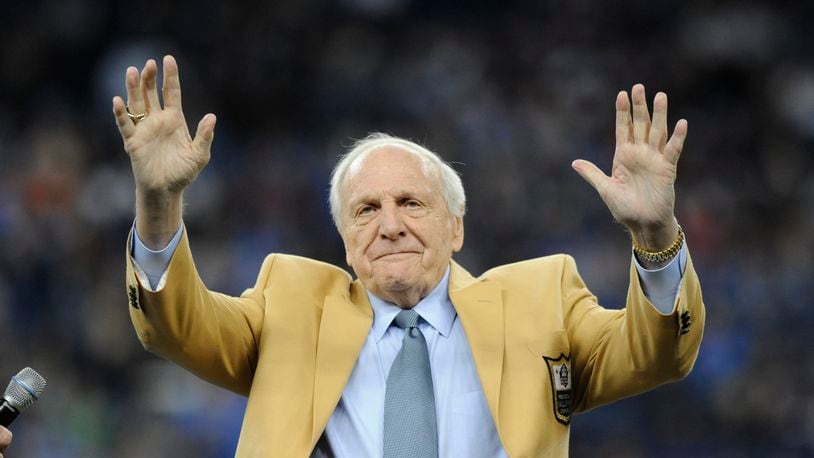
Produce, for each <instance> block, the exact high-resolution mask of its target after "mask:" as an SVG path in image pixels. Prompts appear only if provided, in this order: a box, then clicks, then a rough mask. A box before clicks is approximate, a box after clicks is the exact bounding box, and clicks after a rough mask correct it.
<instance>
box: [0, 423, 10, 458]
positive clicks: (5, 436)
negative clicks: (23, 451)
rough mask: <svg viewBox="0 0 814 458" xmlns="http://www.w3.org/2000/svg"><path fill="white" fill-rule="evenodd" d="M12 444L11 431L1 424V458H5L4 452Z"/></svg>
mask: <svg viewBox="0 0 814 458" xmlns="http://www.w3.org/2000/svg"><path fill="white" fill-rule="evenodd" d="M10 444H11V431H9V430H7V429H6V428H4V427H2V426H0V458H3V452H5V451H6V447H8V446H9V445H10Z"/></svg>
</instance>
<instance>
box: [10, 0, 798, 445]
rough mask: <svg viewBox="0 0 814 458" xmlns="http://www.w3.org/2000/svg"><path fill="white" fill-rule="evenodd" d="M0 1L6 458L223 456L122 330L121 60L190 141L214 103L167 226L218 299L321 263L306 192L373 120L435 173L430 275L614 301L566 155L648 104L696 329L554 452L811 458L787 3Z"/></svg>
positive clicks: (616, 229)
mask: <svg viewBox="0 0 814 458" xmlns="http://www.w3.org/2000/svg"><path fill="white" fill-rule="evenodd" d="M4 3H5V2H4ZM527 3H528V4H527ZM530 3H534V4H535V5H530ZM3 9H4V13H5V14H3V15H0V26H2V30H4V33H3V35H4V39H3V40H0V57H1V58H0V329H2V331H0V378H2V377H10V376H11V375H13V374H15V373H16V372H17V371H18V370H19V369H21V368H22V367H24V366H26V365H31V366H33V367H34V368H35V369H37V370H39V371H40V372H41V373H42V374H43V375H44V376H45V377H46V378H47V379H48V381H49V387H48V389H47V390H46V392H45V394H44V396H43V399H42V400H41V402H39V403H38V404H37V405H35V406H34V407H33V408H31V409H30V411H28V412H25V413H24V414H23V416H21V418H20V419H19V420H18V421H17V422H16V423H15V425H14V432H15V440H14V443H13V445H12V447H11V449H10V450H9V455H10V456H14V457H96V456H98V457H108V456H110V457H112V456H116V457H140V456H179V457H181V456H184V457H186V456H190V457H191V456H196V457H221V456H230V455H232V454H233V453H234V447H235V444H236V441H237V435H238V431H239V427H240V421H241V418H242V414H243V407H244V403H243V400H242V399H241V398H239V397H237V396H234V395H231V394H229V393H226V392H225V391H222V390H220V389H218V388H215V387H212V386H209V385H207V384H206V383H204V382H201V381H199V380H197V379H196V378H194V377H193V376H191V375H188V374H187V373H185V372H184V371H182V370H181V369H178V368H176V367H175V366H173V365H170V364H168V363H166V362H164V361H162V360H160V359H158V358H156V357H154V356H152V355H150V354H148V353H146V352H145V351H144V350H142V348H141V347H140V345H139V343H138V341H137V339H136V337H135V334H134V332H133V331H132V328H131V327H130V323H129V317H128V309H127V307H128V306H127V296H126V294H125V290H124V256H125V252H124V251H125V249H124V247H125V238H126V235H127V233H128V230H129V229H130V227H131V225H132V222H133V180H132V176H131V174H130V169H129V160H128V158H127V156H126V155H125V154H124V153H123V148H122V146H121V142H120V139H119V138H118V133H117V131H116V127H115V124H114V122H113V118H112V115H111V113H110V100H111V98H112V96H113V95H116V94H121V95H123V94H124V71H125V69H126V67H127V66H129V65H137V66H139V67H140V66H141V65H143V63H144V61H145V60H146V59H147V58H150V57H152V58H156V59H160V57H161V56H162V55H163V54H167V53H171V54H173V55H175V56H176V58H177V59H178V61H179V64H180V67H181V78H182V87H183V90H184V97H185V99H184V101H185V112H186V115H187V119H188V121H189V123H190V124H191V126H192V127H193V128H194V126H195V125H196V124H197V120H198V119H200V117H201V116H202V115H203V114H204V113H206V112H210V111H211V112H215V113H216V114H217V115H218V119H219V121H218V126H217V129H216V134H215V144H214V147H213V155H212V162H211V163H210V165H209V166H208V168H207V169H206V170H205V171H204V173H203V174H202V175H201V176H200V177H199V179H198V180H197V182H196V183H195V184H194V185H193V186H192V187H191V188H190V189H189V191H188V193H187V196H186V202H187V208H186V216H185V221H186V223H187V226H188V229H189V234H190V238H191V243H192V245H193V251H194V252H195V254H196V261H197V264H198V266H199V269H200V271H201V273H202V276H203V278H204V279H205V281H206V282H207V284H208V285H209V287H210V288H211V289H216V290H220V291H224V292H228V293H233V294H238V293H240V292H241V291H242V290H243V289H244V288H246V287H248V286H250V285H251V284H252V283H253V281H254V276H255V274H256V272H257V270H258V269H259V267H260V262H261V260H262V259H263V257H264V256H265V254H266V253H268V252H271V251H281V252H287V253H295V254H299V255H303V256H309V257H313V258H316V259H321V260H325V261H329V262H332V263H335V264H337V265H344V254H343V251H342V246H341V241H340V239H339V237H338V235H337V234H336V233H335V230H334V229H333V227H332V225H331V221H330V217H329V214H328V209H327V203H326V198H327V182H328V176H329V173H330V170H331V167H332V166H333V164H334V163H335V161H336V158H337V156H338V155H339V154H341V153H342V152H343V148H344V147H346V146H347V145H349V144H350V143H351V142H352V139H355V138H360V137H364V136H365V135H367V134H368V133H369V132H371V131H386V132H390V133H393V134H396V135H399V136H404V137H409V138H412V139H414V140H418V141H420V142H422V143H424V144H426V145H427V146H428V147H429V148H431V149H433V150H435V151H437V152H439V153H440V154H441V155H442V156H444V157H445V158H446V159H447V160H449V161H452V162H454V163H455V167H456V168H457V169H458V170H459V171H460V172H461V173H462V176H463V181H464V185H465V187H466V189H467V191H468V200H469V208H468V217H467V219H466V243H465V246H464V250H463V252H462V253H460V255H459V256H458V257H457V259H458V261H459V262H460V263H462V264H463V265H464V266H465V267H467V268H468V269H469V270H470V271H471V272H473V273H476V274H477V273H480V272H482V271H483V270H485V269H486V268H488V267H490V266H494V265H497V264H502V263H507V262H512V261H517V260H521V259H526V258H530V257H536V256H542V255H546V254H551V253H555V252H568V253H571V254H572V255H574V256H575V257H576V259H577V262H578V265H579V266H580V270H581V273H582V275H583V277H585V279H586V281H587V283H588V285H589V286H590V287H591V289H592V290H593V292H594V293H595V294H597V295H598V296H599V298H600V300H601V301H602V302H604V303H605V304H606V305H608V306H611V307H619V306H620V305H621V304H622V303H623V301H624V297H625V291H626V287H627V275H628V263H629V262H630V251H629V242H628V237H627V235H626V234H625V232H624V230H623V228H622V227H621V226H619V225H618V224H616V223H614V222H613V221H612V219H611V216H610V214H609V212H608V211H607V210H606V209H605V207H604V205H603V204H602V202H601V200H600V199H599V197H598V196H597V195H595V192H594V191H593V189H591V188H590V186H588V184H586V183H584V182H583V181H582V180H581V178H580V177H579V176H578V175H577V174H576V173H574V172H573V171H572V170H571V168H570V163H571V161H572V160H573V159H576V158H585V159H590V160H593V161H595V162H596V163H597V164H598V165H600V166H601V167H603V168H604V169H605V170H606V171H607V170H609V168H610V160H611V157H612V153H613V143H614V140H613V122H614V112H613V100H614V97H615V95H616V93H617V91H619V90H622V89H626V90H629V89H630V87H631V86H632V85H633V84H634V83H637V82H643V83H645V85H646V87H647V89H648V98H650V99H651V100H652V96H653V95H654V94H655V92H656V91H657V90H663V91H665V92H667V93H668V95H669V97H670V118H671V122H672V123H674V122H675V121H677V120H678V119H679V118H680V117H684V118H686V119H688V120H689V138H688V141H687V144H686V147H685V151H684V155H683V157H682V159H681V161H680V163H679V178H678V183H677V199H678V203H677V215H678V219H679V222H680V223H681V224H682V226H683V227H684V229H685V231H686V233H687V237H688V243H689V247H690V250H691V254H692V256H693V259H694V261H695V264H696V268H697V270H698V272H699V275H700V278H701V281H702V285H703V288H704V289H703V291H704V295H705V302H706V304H707V313H708V316H707V328H706V335H705V338H704V342H703V345H702V348H701V354H700V357H699V360H698V363H697V365H696V368H695V371H694V372H693V373H692V375H691V376H690V377H689V378H688V379H687V380H685V381H684V382H682V383H680V384H677V385H670V386H667V387H662V388H660V389H658V390H656V391H654V392H651V393H649V394H646V395H644V396H640V397H637V398H634V399H630V400H626V401H622V402H619V403H617V404H614V405H612V406H609V407H605V408H602V409H599V410H596V411H594V412H590V413H588V414H585V415H582V416H579V417H577V418H576V419H575V421H574V426H573V430H572V452H573V455H574V456H662V457H669V456H726V457H738V456H812V455H814V388H812V386H814V352H812V351H811V350H810V348H811V344H812V337H811V335H812V327H813V326H814V314H813V313H811V311H810V310H809V307H813V306H814V299H812V298H813V297H814V260H813V259H812V255H814V160H812V154H814V151H812V146H814V53H812V51H813V50H814V49H812V43H814V31H812V27H811V25H810V18H811V17H814V14H812V13H814V4H812V3H810V2H799V3H794V2H780V3H778V4H775V5H773V6H766V5H761V4H760V3H749V2H723V3H717V4H715V5H713V4H712V3H711V2H703V1H693V0H690V1H682V2H679V1H675V0H671V1H664V2H645V1H642V0H623V1H618V2H589V1H585V0H575V1H571V2H555V1H541V2H520V1H507V2H500V3H499V5H498V3H495V4H493V3H492V2H486V1H470V2H466V3H465V4H460V5H453V4H450V3H444V2H432V1H426V0H334V1H331V0H298V1H286V2H257V1H247V2H220V1H211V0H203V1H198V2H190V3H188V4H181V3H175V2H164V1H159V0H144V1H140V2H122V1H113V2H93V1H91V0H67V1H60V2H58V1H54V0H40V1H30V2H16V3H15V4H13V5H12V4H8V5H4V7H3ZM159 62H160V60H159ZM3 383H5V382H3ZM273 414H274V413H273V412H270V413H269V415H273Z"/></svg>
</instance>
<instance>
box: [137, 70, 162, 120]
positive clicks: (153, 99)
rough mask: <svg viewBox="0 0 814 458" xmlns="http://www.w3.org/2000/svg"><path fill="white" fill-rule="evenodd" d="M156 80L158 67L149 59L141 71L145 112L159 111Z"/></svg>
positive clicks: (159, 103) (159, 104)
mask: <svg viewBox="0 0 814 458" xmlns="http://www.w3.org/2000/svg"><path fill="white" fill-rule="evenodd" d="M157 78H158V66H157V65H156V63H155V61H154V60H153V59H150V60H148V61H147V63H146V64H144V69H143V70H142V71H141V90H142V93H143V94H144V100H145V101H146V102H147V103H146V105H145V107H144V108H145V109H146V110H147V111H151V110H152V111H157V110H160V109H161V102H160V101H159V100H158V89H157V88H156V79H157Z"/></svg>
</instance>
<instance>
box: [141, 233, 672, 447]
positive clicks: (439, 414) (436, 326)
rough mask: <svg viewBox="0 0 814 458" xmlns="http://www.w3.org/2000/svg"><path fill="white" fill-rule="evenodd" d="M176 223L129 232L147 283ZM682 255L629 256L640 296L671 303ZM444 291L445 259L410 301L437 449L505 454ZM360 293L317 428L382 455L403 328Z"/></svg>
mask: <svg viewBox="0 0 814 458" xmlns="http://www.w3.org/2000/svg"><path fill="white" fill-rule="evenodd" d="M182 231H183V227H182V228H180V229H179V232H178V233H176V235H175V237H173V239H172V240H171V241H170V243H169V244H168V246H167V247H165V248H164V249H163V250H160V251H152V250H149V249H147V247H146V246H144V245H143V243H142V242H141V240H139V238H138V235H137V234H136V235H135V237H134V240H133V242H134V243H133V257H134V261H135V262H136V264H137V267H138V268H137V272H139V274H143V275H145V276H146V277H147V278H146V279H147V280H149V284H150V288H151V289H156V287H158V288H157V289H160V288H161V287H163V283H164V281H165V280H166V278H165V277H166V270H167V266H169V261H170V259H171V258H172V254H173V253H174V252H175V248H176V247H177V246H178V242H179V241H180V238H181V237H180V235H181V233H182ZM133 233H134V234H135V230H134V231H133ZM686 258H687V248H686V243H685V244H684V246H683V247H682V249H681V251H680V252H679V254H678V256H676V257H675V258H674V259H673V260H672V261H671V262H670V263H669V264H668V265H667V266H665V267H663V268H661V269H656V270H647V269H645V268H643V267H642V266H640V265H639V263H638V261H637V262H636V269H637V270H638V273H639V278H640V279H641V281H642V288H643V289H644V292H645V294H646V295H647V298H648V299H649V300H650V302H651V303H653V305H654V306H655V307H656V309H658V311H659V312H661V313H663V314H668V313H670V312H671V311H672V309H673V306H674V303H675V298H676V295H677V294H678V288H679V287H680V286H681V278H682V277H683V273H684V266H685V265H686ZM634 259H635V258H634ZM448 291H449V267H448V268H447V271H446V273H445V274H444V277H443V278H442V279H441V282H440V283H439V284H438V285H437V286H436V287H435V289H433V291H432V292H431V293H430V294H429V295H428V296H427V297H425V298H424V299H422V300H421V302H419V303H418V304H417V305H416V306H415V308H414V309H413V310H415V311H416V312H418V314H419V315H420V316H421V318H422V320H420V321H419V325H418V327H419V329H420V330H421V332H422V333H423V334H424V338H425V339H426V340H427V347H428V351H429V355H430V368H431V370H432V379H433V391H434V394H435V408H436V418H437V419H438V451H439V456H441V457H458V456H465V457H470V458H478V457H484V458H487V457H488V458H497V457H505V456H507V455H506V452H505V450H503V446H502V445H501V443H500V439H499V437H498V434H497V430H496V429H495V424H494V421H493V420H492V416H491V414H490V413H489V407H488V404H487V403H486V397H485V396H484V394H483V389H482V388H481V384H480V379H479V377H478V372H477V369H476V368H475V362H474V359H473V358H472V353H471V351H470V349H469V344H468V342H467V340H466V334H465V333H464V329H463V327H462V325H461V321H460V320H459V319H458V314H457V313H456V312H455V308H454V307H453V305H452V303H451V302H450V299H449V293H448ZM368 297H369V298H370V303H371V304H372V305H373V326H372V327H371V328H370V333H368V336H367V339H366V340H365V343H364V344H363V345H362V350H361V352H360V353H359V358H358V359H357V361H356V365H355V366H354V368H353V372H352V373H351V376H350V379H349V380H348V383H347V385H346V386H345V390H344V391H343V392H342V397H341V398H340V400H339V404H338V405H337V407H336V410H335V411H334V413H333V415H332V416H331V418H330V420H329V421H328V425H327V427H326V429H325V434H326V436H327V438H328V441H329V442H330V445H331V448H332V452H333V454H334V455H335V456H337V457H339V458H361V457H378V456H381V455H382V447H383V445H382V444H383V437H382V433H383V418H384V393H385V388H386V383H387V374H388V373H389V372H390V366H391V365H392V364H393V360H394V359H395V358H396V354H397V353H398V352H399V350H401V341H402V338H403V335H404V331H402V330H401V329H398V328H397V327H395V326H390V324H391V323H392V321H393V319H394V318H395V317H396V314H398V312H399V311H400V310H401V309H400V308H398V307H397V306H396V305H394V304H391V303H388V302H385V301H383V300H382V299H379V298H378V297H376V296H375V295H373V294H371V293H369V292H368Z"/></svg>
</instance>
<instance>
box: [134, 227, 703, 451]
mask: <svg viewBox="0 0 814 458" xmlns="http://www.w3.org/2000/svg"><path fill="white" fill-rule="evenodd" d="M128 240H130V239H128ZM130 253H131V251H130V246H129V245H128V247H127V292H128V296H129V299H130V316H131V318H132V321H133V325H134V327H135V329H136V333H137V334H138V338H139V339H140V340H141V342H142V344H143V345H144V347H145V348H146V349H147V350H149V351H151V352H153V353H155V354H157V355H160V356H162V357H164V358H166V359H168V360H170V361H173V362H175V363H177V364H179V365H181V366H183V367H184V368H186V369H188V370H189V371H191V372H193V373H194V374H196V375H198V376H199V377H201V378H203V379H205V380H208V381H210V382H212V383H214V384H216V385H218V386H221V387H224V388H226V389H228V390H231V391H234V392H236V393H239V394H242V395H244V396H248V404H247V408H246V414H245V417H244V420H243V426H242V430H241V433H240V440H239V444H238V448H237V456H239V457H307V456H309V454H311V453H312V451H313V450H314V447H315V444H316V442H317V441H318V440H319V439H320V437H321V436H322V433H323V431H324V430H325V426H326V424H327V422H328V419H329V418H330V416H331V414H332V413H333V411H334V409H335V408H336V405H337V403H338V402H339V398H340V396H341V394H342V391H343V389H344V387H345V384H346V383H347V381H348V377H349V376H350V373H351V370H352V369H353V366H354V364H355V363H356V359H357V357H358V355H359V352H360V349H361V348H362V344H363V342H364V340H365V338H366V336H367V335H368V332H369V331H370V327H371V325H372V322H373V311H372V308H371V305H370V302H369V301H368V297H367V293H366V291H365V288H364V286H362V284H361V283H360V282H359V281H358V280H356V281H354V280H353V279H352V278H351V276H350V275H349V274H348V273H347V272H346V271H345V270H343V269H340V268H338V267H336V266H333V265H330V264H326V263H323V262H319V261H314V260H311V259H307V258H302V257H297V256H290V255H282V254H271V255H269V256H268V257H266V259H265V261H264V262H263V266H262V268H261V269H260V273H259V275H258V278H257V283H256V284H255V286H254V287H253V288H251V289H248V290H246V291H245V292H244V293H243V294H242V295H241V296H240V297H230V296H227V295H224V294H221V293H217V292H213V291H209V290H208V289H207V288H206V286H205V285H204V284H203V282H202V281H201V279H200V278H199V276H198V273H197V271H196V269H195V265H194V262H193V259H192V255H191V252H190V249H189V242H188V240H187V235H186V232H185V233H184V235H183V237H182V239H181V242H180V244H179V246H178V248H177V250H176V252H175V254H174V255H173V258H172V261H171V262H170V265H169V269H168V272H167V281H166V286H165V287H164V288H163V289H161V290H160V291H158V292H150V291H148V290H147V289H145V288H142V286H141V284H140V282H139V279H138V277H137V276H136V274H135V271H134V265H133V260H132V258H131V256H130ZM449 297H450V299H451V301H452V303H453V305H454V307H455V310H456V311H457V313H458V316H459V318H460V320H461V323H462V325H463V328H464V330H465V332H466V336H467V340H468V341H469V346H470V347H471V350H472V355H473V357H474V360H475V366H476V368H477V371H478V375H479V377H480V381H481V385H482V387H483V391H484V394H485V396H486V400H487V402H488V405H489V411H490V413H491V415H492V419H493V420H494V422H495V426H496V427H497V431H498V434H499V436H500V440H501V442H502V444H503V447H504V448H505V449H506V452H507V453H508V454H509V456H512V457H543V456H545V457H547V456H554V457H564V456H567V455H568V435H569V423H570V419H571V415H572V414H573V413H578V412H582V411H586V410H589V409H592V408H594V407H597V406H600V405H603V404H607V403H609V402H613V401H615V400H617V399H621V398H624V397H627V396H632V395H635V394H638V393H642V392H644V391H647V390H650V389H652V388H654V387H656V386H658V385H661V384H664V383H667V382H670V381H674V380H678V379H680V378H682V377H684V376H686V375H687V374H688V373H689V372H690V370H691V369H692V366H693V364H694V362H695V359H696V356H697V354H698V348H699V345H700V343H701V336H702V333H703V327H704V315H705V312H704V305H703V303H702V299H701V289H700V285H699V283H698V278H697V276H696V273H695V271H694V270H693V267H692V261H691V260H690V259H689V257H688V258H687V266H686V269H685V271H684V277H683V279H682V282H681V287H680V290H679V293H678V296H677V298H676V303H675V306H674V309H673V311H672V313H670V314H669V315H662V314H661V313H659V312H658V311H657V310H656V309H655V308H654V307H653V305H652V304H650V303H649V301H648V300H647V298H646V297H645V295H644V293H643V291H642V288H641V286H640V284H639V276H638V273H637V272H636V269H635V266H634V265H633V263H632V262H631V267H630V288H629V290H628V295H627V303H626V308H625V309H623V310H608V309H605V308H602V307H600V306H599V305H598V304H597V300H596V297H594V296H593V295H592V294H591V293H590V292H589V291H588V289H587V288H586V287H585V284H584V283H583V281H582V279H581V278H580V276H579V274H578V273H577V269H576V265H575V263H574V260H573V258H571V257H570V256H567V255H554V256H547V257H543V258H538V259H532V260H528V261H523V262H518V263H515V264H509V265H505V266H500V267H496V268H494V269H491V270H489V271H488V272H486V273H484V274H483V275H481V276H480V277H477V278H475V277H473V276H472V275H470V274H469V273H468V272H467V271H466V270H464V269H463V268H462V267H461V266H460V265H458V264H457V263H455V262H454V261H453V262H452V267H451V272H450V282H449ZM563 369H565V370H563Z"/></svg>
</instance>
